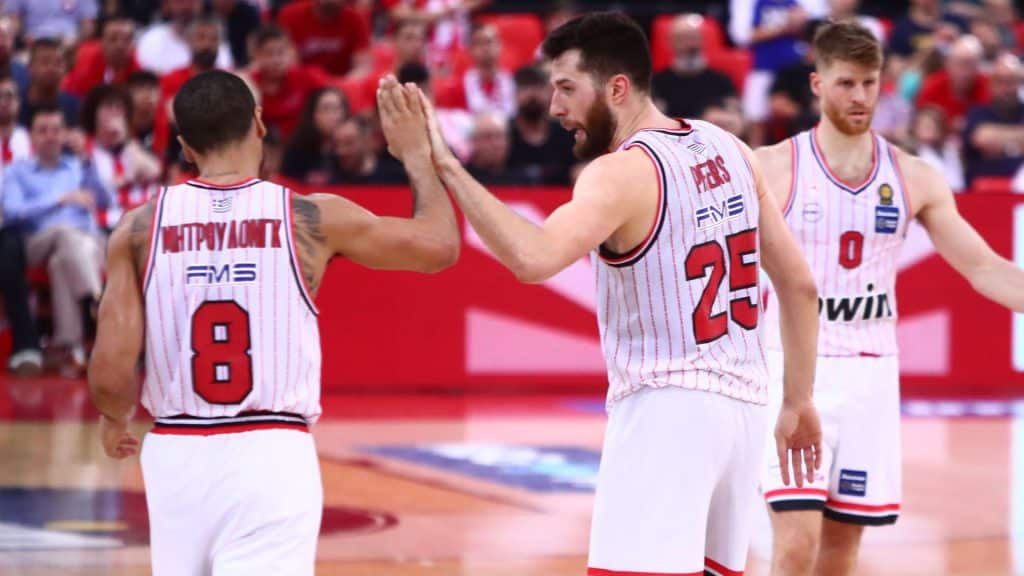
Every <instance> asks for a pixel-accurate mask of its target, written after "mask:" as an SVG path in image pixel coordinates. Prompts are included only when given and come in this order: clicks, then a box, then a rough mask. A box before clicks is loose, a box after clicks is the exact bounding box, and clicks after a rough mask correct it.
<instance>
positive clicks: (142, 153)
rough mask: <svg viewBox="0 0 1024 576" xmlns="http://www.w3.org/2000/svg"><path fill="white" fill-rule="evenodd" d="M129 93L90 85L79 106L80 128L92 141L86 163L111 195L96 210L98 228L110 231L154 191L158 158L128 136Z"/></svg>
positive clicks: (159, 167) (112, 87)
mask: <svg viewBox="0 0 1024 576" xmlns="http://www.w3.org/2000/svg"><path fill="white" fill-rule="evenodd" d="M131 106H132V102H131V96H130V95H129V93H128V91H127V90H126V89H124V88H122V87H120V86H110V85H102V86H97V87H96V88H93V90H92V91H91V92H89V95H88V96H87V97H86V99H85V104H84V105H83V107H82V127H83V128H84V129H85V133H86V134H87V135H88V136H89V138H90V139H91V141H92V146H90V148H89V150H88V156H87V162H89V163H91V164H92V166H93V167H94V168H95V170H96V173H97V175H98V176H99V179H100V181H101V182H102V183H103V186H104V188H105V189H106V190H110V191H112V192H113V198H112V199H111V200H112V201H111V203H110V205H109V206H108V207H107V208H106V209H101V210H98V211H97V214H96V216H97V221H98V223H99V225H100V228H101V229H103V230H104V231H106V232H110V231H112V230H113V229H114V227H115V226H117V223H118V222H119V221H120V219H121V216H122V215H123V214H124V213H125V212H128V211H129V210H132V209H133V208H136V207H137V206H141V205H142V204H144V203H145V202H146V201H147V200H149V198H150V197H151V196H152V195H153V194H154V193H155V192H156V190H157V179H158V178H159V177H160V171H161V166H160V160H159V159H158V158H157V157H156V156H154V155H153V154H152V153H151V152H149V151H147V150H146V149H144V148H143V147H142V146H141V145H140V144H139V143H138V141H137V140H135V139H134V138H132V137H131V133H130V132H129V127H128V119H129V118H130V117H131Z"/></svg>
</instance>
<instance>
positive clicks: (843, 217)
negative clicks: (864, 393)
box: [766, 129, 910, 356]
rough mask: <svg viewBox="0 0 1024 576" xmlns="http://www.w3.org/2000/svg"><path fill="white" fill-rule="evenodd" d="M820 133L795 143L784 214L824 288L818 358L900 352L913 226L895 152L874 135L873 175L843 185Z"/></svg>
mask: <svg viewBox="0 0 1024 576" xmlns="http://www.w3.org/2000/svg"><path fill="white" fill-rule="evenodd" d="M816 132H817V130H816V129H812V130H809V131H807V132H802V133H800V134H797V135H796V136H794V137H793V138H792V139H790V146H791V154H792V157H793V159H792V163H791V165H792V166H793V179H792V189H791V190H790V197H789V201H788V202H787V203H786V205H785V206H784V207H783V211H784V215H785V218H786V224H787V225H788V226H789V228H790V230H792V232H793V237H794V238H795V239H796V241H797V243H798V244H799V245H800V248H801V250H802V251H803V253H804V256H805V257H806V259H807V262H808V264H809V265H810V267H811V272H812V273H813V274H814V279H815V282H816V283H817V285H818V292H819V305H818V315H819V326H820V328H819V332H818V353H819V355H822V356H860V355H868V356H887V355H892V354H895V353H896V270H897V260H898V258H899V251H900V248H901V247H902V245H903V240H904V238H905V236H906V232H907V226H908V225H909V221H910V219H909V217H908V214H909V210H910V205H909V202H908V200H907V195H906V188H905V186H904V183H903V178H902V175H901V174H900V171H899V165H898V164H897V160H896V154H895V151H894V150H893V149H892V145H891V144H889V143H888V142H886V140H885V139H884V138H882V137H881V136H879V135H877V134H874V133H872V134H871V137H872V145H873V152H872V156H873V163H872V167H871V170H870V171H869V173H868V175H867V177H866V178H865V179H864V180H863V181H862V182H855V183H848V182H843V181H842V180H841V179H840V178H839V177H838V176H836V175H835V174H834V173H833V171H832V170H831V169H830V168H829V166H828V162H827V161H826V159H825V156H824V153H823V152H822V151H821V148H820V146H819V145H818V143H817V136H816ZM783 185H784V184H783ZM768 300H769V303H768V306H767V310H766V322H767V323H768V324H769V325H770V328H769V330H768V337H769V338H768V343H769V348H772V349H781V346H782V344H781V339H780V333H779V327H778V324H779V310H778V306H777V305H775V303H774V298H773V295H772V294H771V293H770V290H769V294H768Z"/></svg>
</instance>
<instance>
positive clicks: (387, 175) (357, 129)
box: [332, 116, 406, 184]
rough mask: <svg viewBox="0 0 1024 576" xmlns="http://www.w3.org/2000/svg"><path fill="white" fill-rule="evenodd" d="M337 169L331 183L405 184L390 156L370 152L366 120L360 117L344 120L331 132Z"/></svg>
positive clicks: (368, 129)
mask: <svg viewBox="0 0 1024 576" xmlns="http://www.w3.org/2000/svg"><path fill="white" fill-rule="evenodd" d="M334 151H335V155H336V157H337V163H336V166H337V170H336V172H335V173H334V175H333V178H332V183H333V184H398V183H402V182H406V176H405V170H403V169H402V165H401V164H400V163H399V162H398V161H397V160H395V159H394V158H392V157H391V156H390V155H386V156H383V157H382V156H378V155H377V153H376V152H375V151H374V149H373V145H372V138H371V126H370V121H369V120H367V119H366V118H363V117H361V116H353V117H351V118H348V119H347V120H344V121H343V122H342V123H341V125H340V126H338V128H337V130H335V132H334Z"/></svg>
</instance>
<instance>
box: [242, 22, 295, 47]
mask: <svg viewBox="0 0 1024 576" xmlns="http://www.w3.org/2000/svg"><path fill="white" fill-rule="evenodd" d="M249 37H250V38H251V39H252V47H253V48H256V49H260V48H263V47H264V46H266V44H267V43H268V42H272V41H274V40H288V35H287V34H285V32H284V30H282V29H280V28H279V27H277V26H276V25H274V24H264V25H262V26H260V27H259V28H257V29H255V30H253V31H252V33H251V34H250V36H249Z"/></svg>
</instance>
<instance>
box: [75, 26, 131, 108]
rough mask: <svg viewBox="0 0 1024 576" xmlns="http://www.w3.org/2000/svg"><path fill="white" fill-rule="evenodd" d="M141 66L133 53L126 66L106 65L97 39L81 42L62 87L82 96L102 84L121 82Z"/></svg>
mask: <svg viewBox="0 0 1024 576" xmlns="http://www.w3.org/2000/svg"><path fill="white" fill-rule="evenodd" d="M141 69H142V68H141V67H140V66H139V63H138V62H137V61H136V60H135V54H132V59H131V61H130V62H129V63H128V66H126V67H124V68H122V69H120V70H114V69H112V68H109V67H108V66H107V59H106V58H105V57H104V56H103V47H102V45H100V42H99V40H90V41H88V42H85V43H84V44H82V46H81V47H80V48H79V49H78V53H77V55H76V56H75V67H74V68H72V69H71V73H69V74H68V75H67V76H65V77H64V84H63V86H62V88H63V89H64V91H65V92H70V93H72V94H74V95H75V96H78V97H79V98H84V97H85V95H86V94H88V93H89V90H92V89H93V88H95V87H96V86H100V85H102V84H123V83H124V82H125V81H126V80H127V79H128V76H130V75H132V74H133V73H135V72H138V71H139V70H141Z"/></svg>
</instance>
